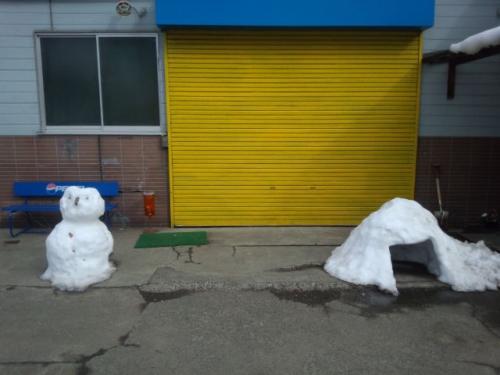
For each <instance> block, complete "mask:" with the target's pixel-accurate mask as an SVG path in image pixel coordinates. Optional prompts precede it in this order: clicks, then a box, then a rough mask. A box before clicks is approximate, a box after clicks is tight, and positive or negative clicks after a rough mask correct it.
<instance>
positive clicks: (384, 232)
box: [325, 198, 500, 295]
mask: <svg viewBox="0 0 500 375" xmlns="http://www.w3.org/2000/svg"><path fill="white" fill-rule="evenodd" d="M424 241H430V242H431V243H432V248H431V247H424V246H422V247H417V246H415V247H397V246H394V245H412V244H418V243H423V242H424ZM391 247H392V250H393V251H392V258H391ZM392 259H394V260H397V261H412V262H416V263H421V264H424V265H425V266H426V267H427V269H428V271H429V272H430V273H432V274H434V275H435V276H436V277H437V278H438V280H440V281H441V282H444V283H447V284H449V285H451V288H452V289H453V290H455V291H460V292H467V291H484V290H487V289H492V290H496V289H497V288H498V286H500V254H498V253H494V252H493V251H491V250H490V249H489V248H488V247H486V245H485V244H484V242H483V241H480V242H478V243H467V242H461V241H458V240H456V239H454V238H452V237H450V236H448V235H447V234H446V233H444V232H443V231H442V230H441V228H440V227H439V225H438V222H437V220H436V218H435V217H434V215H433V214H432V213H431V212H429V211H428V210H426V209H425V208H423V207H422V206H421V205H420V204H418V203H417V202H415V201H412V200H408V199H403V198H395V199H392V200H391V201H388V202H386V203H385V204H384V205H382V207H381V208H380V209H379V210H378V211H375V212H373V213H372V214H370V215H369V216H368V217H367V218H365V219H364V220H363V221H362V222H361V224H360V225H359V226H357V227H356V228H355V229H354V230H353V231H352V232H351V233H350V235H349V237H348V238H347V240H346V241H345V242H344V243H343V244H342V245H341V246H339V247H337V248H336V249H335V250H333V252H332V255H331V256H330V257H329V258H328V260H327V262H326V264H325V270H326V272H328V273H329V274H330V275H332V276H335V277H337V278H339V279H341V280H344V281H347V282H351V283H354V284H361V285H375V286H377V287H378V288H379V289H381V290H383V291H386V292H389V293H392V294H394V295H398V294H399V292H398V289H397V287H396V279H395V277H394V272H393V268H392V261H391V260H392Z"/></svg>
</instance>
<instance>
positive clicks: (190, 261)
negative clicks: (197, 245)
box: [184, 247, 201, 264]
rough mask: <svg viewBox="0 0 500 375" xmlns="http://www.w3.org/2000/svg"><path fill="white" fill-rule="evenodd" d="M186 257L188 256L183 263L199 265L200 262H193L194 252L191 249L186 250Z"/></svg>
mask: <svg viewBox="0 0 500 375" xmlns="http://www.w3.org/2000/svg"><path fill="white" fill-rule="evenodd" d="M187 255H188V260H185V261H184V263H193V264H201V262H195V261H194V260H193V255H194V251H193V248H192V247H190V248H189V249H188V252H187Z"/></svg>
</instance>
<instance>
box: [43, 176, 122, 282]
mask: <svg viewBox="0 0 500 375" xmlns="http://www.w3.org/2000/svg"><path fill="white" fill-rule="evenodd" d="M59 206H60V209H61V214H62V217H63V220H62V221H61V222H60V223H59V224H57V225H56V227H55V228H54V230H53V231H52V232H51V233H50V234H49V236H48V237H47V240H46V243H45V244H46V248H47V263H48V267H47V270H46V271H45V272H44V273H43V274H42V276H41V279H42V280H49V281H50V282H51V283H52V286H53V287H55V288H58V289H61V290H67V291H83V290H85V289H86V288H87V287H88V286H89V285H91V284H95V283H98V282H101V281H104V280H106V279H108V278H109V277H110V276H111V274H112V273H113V272H114V271H115V268H114V266H113V265H112V264H111V262H110V261H109V255H110V254H111V253H112V252H113V237H112V235H111V233H110V232H109V230H108V228H107V227H106V225H104V223H103V222H101V221H100V220H99V217H100V216H102V215H103V214H104V200H103V199H102V197H101V196H100V194H99V192H98V191H97V190H96V189H94V188H79V187H76V186H71V187H69V188H67V189H66V191H65V192H64V194H63V196H62V198H61V200H60V203H59Z"/></svg>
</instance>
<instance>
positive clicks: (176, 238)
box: [135, 232, 208, 249]
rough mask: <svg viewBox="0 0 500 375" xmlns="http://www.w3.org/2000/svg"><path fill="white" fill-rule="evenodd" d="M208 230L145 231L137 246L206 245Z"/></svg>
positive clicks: (140, 247)
mask: <svg viewBox="0 0 500 375" xmlns="http://www.w3.org/2000/svg"><path fill="white" fill-rule="evenodd" d="M207 243H208V240H207V232H175V233H143V234H141V236H140V237H139V239H138V240H137V242H136V243H135V248H139V249H142V248H147V247H172V246H190V245H206V244H207Z"/></svg>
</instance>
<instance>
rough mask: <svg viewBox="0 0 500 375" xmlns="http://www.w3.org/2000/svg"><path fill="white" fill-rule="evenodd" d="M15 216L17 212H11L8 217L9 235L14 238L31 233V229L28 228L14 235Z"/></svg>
mask: <svg viewBox="0 0 500 375" xmlns="http://www.w3.org/2000/svg"><path fill="white" fill-rule="evenodd" d="M14 215H15V212H9V216H8V217H7V221H8V225H9V234H10V236H11V237H12V238H14V237H17V236H19V235H20V234H23V233H25V232H27V231H29V229H30V227H29V226H27V227H24V228H23V229H21V230H20V231H18V232H17V233H14Z"/></svg>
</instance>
